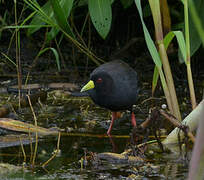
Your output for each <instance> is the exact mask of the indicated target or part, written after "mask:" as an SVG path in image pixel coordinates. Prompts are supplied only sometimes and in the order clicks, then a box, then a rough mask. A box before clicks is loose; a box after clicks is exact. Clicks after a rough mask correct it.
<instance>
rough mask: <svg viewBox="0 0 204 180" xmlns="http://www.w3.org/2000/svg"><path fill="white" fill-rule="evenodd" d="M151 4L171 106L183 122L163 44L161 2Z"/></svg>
mask: <svg viewBox="0 0 204 180" xmlns="http://www.w3.org/2000/svg"><path fill="white" fill-rule="evenodd" d="M149 4H150V8H151V11H152V16H153V20H154V26H155V34H156V42H157V44H158V48H159V54H160V57H161V60H162V64H163V68H164V72H165V77H166V82H167V87H168V90H169V94H170V99H171V104H172V108H173V114H174V115H175V116H176V118H177V119H179V120H181V113H180V110H179V105H178V100H177V96H176V90H175V87H174V81H173V77H172V73H171V68H170V65H169V60H168V57H167V53H166V50H165V47H164V42H163V29H162V23H161V13H160V3H159V0H149ZM166 98H168V97H166Z"/></svg>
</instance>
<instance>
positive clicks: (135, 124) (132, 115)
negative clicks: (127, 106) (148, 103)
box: [131, 112, 137, 126]
mask: <svg viewBox="0 0 204 180" xmlns="http://www.w3.org/2000/svg"><path fill="white" fill-rule="evenodd" d="M131 121H132V125H133V126H137V123H136V119H135V114H134V112H132V114H131Z"/></svg>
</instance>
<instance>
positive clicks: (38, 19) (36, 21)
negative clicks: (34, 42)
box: [27, 1, 53, 35]
mask: <svg viewBox="0 0 204 180" xmlns="http://www.w3.org/2000/svg"><path fill="white" fill-rule="evenodd" d="M41 9H42V11H43V12H44V13H45V14H47V15H48V16H49V17H52V16H53V13H52V12H53V11H52V8H51V4H50V1H48V2H47V3H46V4H45V5H44V6H42V8H41ZM36 12H37V13H36V15H35V16H34V17H33V19H32V21H31V22H30V24H29V25H31V26H35V28H29V29H28V31H27V35H31V34H33V33H34V32H36V31H38V30H39V29H40V28H41V25H44V24H45V23H46V21H45V17H43V16H42V14H41V13H39V11H36Z"/></svg>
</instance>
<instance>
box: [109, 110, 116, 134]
mask: <svg viewBox="0 0 204 180" xmlns="http://www.w3.org/2000/svg"><path fill="white" fill-rule="evenodd" d="M116 117H117V112H112V119H111V124H110V126H109V128H108V131H107V134H108V135H109V136H110V133H111V130H112V127H113V123H114V121H115V119H116Z"/></svg>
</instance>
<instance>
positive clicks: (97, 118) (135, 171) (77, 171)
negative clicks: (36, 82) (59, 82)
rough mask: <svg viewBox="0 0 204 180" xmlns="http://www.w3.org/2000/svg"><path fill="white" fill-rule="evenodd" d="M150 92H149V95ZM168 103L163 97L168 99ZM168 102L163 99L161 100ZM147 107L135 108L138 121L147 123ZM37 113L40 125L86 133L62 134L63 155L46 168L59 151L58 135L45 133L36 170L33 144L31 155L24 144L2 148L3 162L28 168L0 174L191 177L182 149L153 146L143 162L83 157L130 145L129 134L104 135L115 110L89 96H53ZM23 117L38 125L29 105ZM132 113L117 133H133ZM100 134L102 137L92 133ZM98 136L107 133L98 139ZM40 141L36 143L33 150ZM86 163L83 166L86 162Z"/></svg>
mask: <svg viewBox="0 0 204 180" xmlns="http://www.w3.org/2000/svg"><path fill="white" fill-rule="evenodd" d="M143 94H145V93H143ZM162 101H163V100H162ZM161 103H162V102H161ZM146 106H148V105H144V106H143V110H142V111H141V110H140V108H139V107H136V108H135V113H136V118H137V121H138V122H140V121H143V120H144V119H145V117H146V114H145V113H144V112H145V111H146V110H147V108H146ZM34 110H35V113H36V115H37V119H38V125H39V126H42V127H46V128H50V127H59V128H61V129H63V130H64V131H65V132H72V133H81V134H84V136H80V135H79V134H78V135H77V136H73V134H72V135H70V136H69V134H67V135H66V136H65V135H63V134H62V136H61V140H60V153H59V154H58V155H57V157H55V158H54V159H53V160H52V161H51V162H49V163H48V165H47V166H46V167H45V168H42V167H41V165H42V164H43V163H44V162H46V161H47V160H48V159H49V158H50V157H51V156H52V154H53V152H54V151H55V150H56V147H57V137H54V136H53V137H43V138H42V139H41V141H39V142H38V148H37V157H36V161H35V166H34V167H33V168H31V163H30V156H31V146H30V144H28V145H24V150H25V154H26V159H24V157H23V153H22V148H21V146H14V147H7V148H1V152H0V153H1V162H4V163H9V164H12V165H18V166H20V167H22V166H23V163H24V162H25V170H21V171H20V172H15V173H12V172H13V171H9V172H7V173H6V174H4V173H3V172H2V173H0V177H2V178H7V179H127V178H128V177H129V178H130V179H166V178H167V177H168V179H186V177H187V172H188V161H187V162H186V161H184V158H182V156H181V155H180V154H179V153H161V152H156V151H153V150H147V154H148V156H147V157H146V158H147V160H148V162H147V163H144V164H143V165H134V164H124V163H112V162H107V161H100V162H98V161H93V160H92V161H88V163H86V161H80V160H81V159H82V158H84V156H85V155H87V157H90V156H91V155H93V154H95V153H101V152H113V151H114V152H117V153H122V152H123V151H124V150H125V149H126V148H127V147H128V146H129V144H130V140H129V138H124V137H122V138H113V141H114V147H113V143H112V141H110V139H109V138H107V137H102V135H103V134H105V133H106V131H107V129H108V126H109V123H110V115H111V113H110V112H109V111H107V110H105V109H102V108H99V107H97V106H95V105H94V104H93V103H92V102H91V101H90V100H87V99H86V98H71V99H70V98H68V99H61V98H56V97H54V96H53V94H52V93H50V94H49V96H48V100H47V102H46V103H45V104H43V105H37V106H36V107H35V108H34ZM17 114H18V119H21V120H23V121H26V122H28V123H33V116H32V113H31V111H30V109H29V108H25V109H23V110H21V111H18V112H17ZM131 129H132V127H131V123H130V113H128V112H125V113H124V115H123V117H122V118H120V119H119V120H118V121H116V123H115V124H114V128H113V131H112V134H113V135H129V133H130V132H131ZM89 134H91V135H96V136H93V137H91V136H89ZM97 135H101V137H98V136H97ZM34 146H35V144H34V143H33V145H32V148H34ZM81 162H82V164H81Z"/></svg>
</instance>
